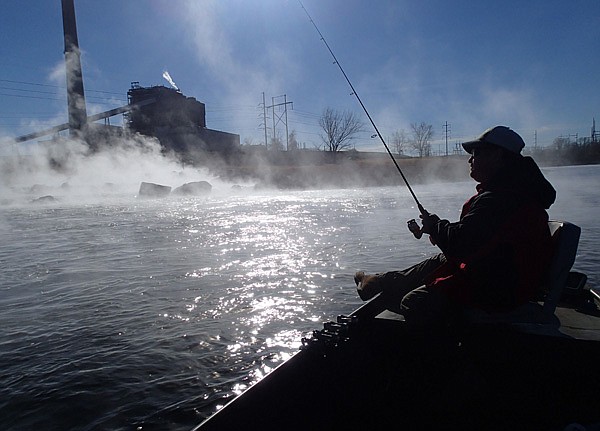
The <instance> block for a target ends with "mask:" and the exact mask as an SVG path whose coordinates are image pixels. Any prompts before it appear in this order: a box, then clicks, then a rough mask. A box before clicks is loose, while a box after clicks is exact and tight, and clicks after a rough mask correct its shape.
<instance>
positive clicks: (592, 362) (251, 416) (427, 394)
mask: <svg viewBox="0 0 600 431" xmlns="http://www.w3.org/2000/svg"><path fill="white" fill-rule="evenodd" d="M377 299H378V298H377V297H376V298H374V299H373V300H372V301H370V302H368V303H366V304H365V305H364V306H363V307H361V308H359V309H358V310H356V311H355V312H354V313H352V314H351V315H350V316H340V317H339V318H338V319H337V321H336V322H328V323H326V324H325V325H324V329H323V330H322V331H315V333H314V334H313V337H311V338H310V339H308V340H305V344H304V349H303V350H301V351H300V352H298V353H297V354H296V355H295V356H293V357H292V358H291V359H289V360H288V361H287V362H285V363H283V364H282V365H280V366H279V367H278V368H277V369H275V370H274V371H272V372H271V373H270V374H268V375H267V376H266V377H265V378H264V379H263V380H261V381H260V382H258V383H257V384H255V385H254V386H252V387H251V388H250V389H248V390H247V391H246V392H244V393H243V394H242V395H240V396H239V397H237V398H236V399H234V400H233V401H232V402H231V403H229V404H228V405H226V406H225V407H224V408H223V409H222V410H220V411H219V412H218V413H216V414H215V415H214V416H212V417H211V418H210V419H208V420H207V421H205V422H204V423H202V424H201V425H200V426H199V427H198V428H197V429H198V430H202V431H205V430H223V429H244V428H246V427H247V426H248V425H249V424H251V425H252V427H253V428H255V429H261V430H263V431H264V430H280V429H286V430H296V429H298V430H308V429H323V430H325V429H326V430H337V429H341V430H350V429H371V430H378V429H381V430H387V429H389V428H390V427H393V428H397V429H407V430H431V429H436V430H455V429H461V430H463V431H464V430H478V431H479V430H482V429H485V430H507V429H510V430H532V429H535V430H549V431H550V430H557V431H558V430H561V431H562V430H564V429H566V427H568V426H569V425H572V424H575V423H577V424H581V425H583V426H586V427H588V426H589V427H599V426H600V398H599V397H598V396H597V393H598V385H599V384H600V367H598V360H599V358H600V343H598V339H599V336H598V332H600V331H599V329H600V323H599V322H600V317H598V315H597V313H596V312H594V311H593V310H594V309H596V311H597V308H596V307H595V306H596V305H597V304H598V303H597V302H596V299H597V298H594V301H592V302H593V303H591V304H587V306H586V307H585V309H580V308H579V307H576V306H561V307H560V308H558V309H557V311H556V316H555V318H554V319H549V320H548V321H546V322H529V323H524V322H515V321H511V322H510V323H509V324H506V323H500V322H498V321H495V322H476V323H474V324H472V325H467V326H466V327H465V328H461V330H460V331H458V332H456V331H450V332H447V333H444V332H429V333H413V332H412V331H408V330H407V328H406V325H403V324H402V323H401V322H400V321H401V320H403V319H402V317H401V316H399V315H397V314H393V313H391V312H389V311H384V310H382V304H381V303H380V302H379V301H378V300H377ZM563 305H566V304H563ZM571 305H573V304H571ZM595 313H596V314H595ZM559 323H560V324H559ZM573 429H575V428H573ZM577 429H585V428H581V427H580V428H577ZM589 429H596V428H589Z"/></svg>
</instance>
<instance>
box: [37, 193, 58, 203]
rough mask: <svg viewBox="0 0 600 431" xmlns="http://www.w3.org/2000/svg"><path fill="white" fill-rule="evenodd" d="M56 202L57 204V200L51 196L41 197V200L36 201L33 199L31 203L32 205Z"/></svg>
mask: <svg viewBox="0 0 600 431" xmlns="http://www.w3.org/2000/svg"><path fill="white" fill-rule="evenodd" d="M56 202H58V200H57V199H56V198H55V197H54V196H51V195H48V196H42V197H41V198H37V199H34V200H32V201H31V203H34V204H53V203H56Z"/></svg>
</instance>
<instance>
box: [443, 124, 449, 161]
mask: <svg viewBox="0 0 600 431" xmlns="http://www.w3.org/2000/svg"><path fill="white" fill-rule="evenodd" d="M443 126H444V133H445V135H446V156H447V155H448V137H449V136H448V135H449V134H450V124H448V122H447V121H446V122H445V123H444V125H443Z"/></svg>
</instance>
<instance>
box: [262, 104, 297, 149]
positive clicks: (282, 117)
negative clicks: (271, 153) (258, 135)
mask: <svg viewBox="0 0 600 431" xmlns="http://www.w3.org/2000/svg"><path fill="white" fill-rule="evenodd" d="M281 97H283V103H277V104H276V103H275V99H277V98H281ZM293 103H294V102H288V101H287V95H286V94H283V95H281V96H277V97H272V98H271V106H267V109H273V140H275V139H276V138H277V134H276V133H275V129H276V126H277V124H279V123H285V149H286V151H287V150H288V149H289V145H290V143H289V136H288V124H287V105H292V109H294V106H293ZM282 106H283V108H281V107H282ZM275 107H280V109H279V114H276V113H275ZM276 118H277V120H276Z"/></svg>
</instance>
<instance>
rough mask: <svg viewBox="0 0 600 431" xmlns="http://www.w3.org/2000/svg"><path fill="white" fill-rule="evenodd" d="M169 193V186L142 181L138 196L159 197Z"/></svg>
mask: <svg viewBox="0 0 600 431" xmlns="http://www.w3.org/2000/svg"><path fill="white" fill-rule="evenodd" d="M169 193H171V187H170V186H161V185H160V184H154V183H146V182H142V184H140V191H139V192H138V196H140V197H142V196H143V197H148V198H159V197H163V196H167V195H168V194H169Z"/></svg>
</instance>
